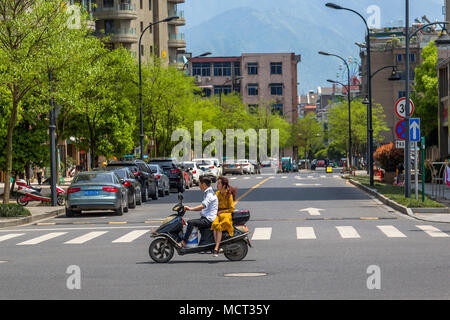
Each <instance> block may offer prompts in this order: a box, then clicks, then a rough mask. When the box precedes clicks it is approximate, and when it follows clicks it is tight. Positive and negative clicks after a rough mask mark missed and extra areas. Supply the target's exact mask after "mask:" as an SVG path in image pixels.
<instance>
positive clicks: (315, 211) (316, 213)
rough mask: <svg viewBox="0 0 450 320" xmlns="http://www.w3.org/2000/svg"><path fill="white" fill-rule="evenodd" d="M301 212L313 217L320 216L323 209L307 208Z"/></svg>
mask: <svg viewBox="0 0 450 320" xmlns="http://www.w3.org/2000/svg"><path fill="white" fill-rule="evenodd" d="M299 211H300V212H308V213H309V215H311V216H320V211H323V209H319V208H306V209H301V210H299Z"/></svg>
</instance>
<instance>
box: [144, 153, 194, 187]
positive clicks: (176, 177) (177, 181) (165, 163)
mask: <svg viewBox="0 0 450 320" xmlns="http://www.w3.org/2000/svg"><path fill="white" fill-rule="evenodd" d="M148 163H149V164H157V165H159V166H160V167H161V168H162V169H163V171H164V174H165V175H167V176H168V177H169V182H170V188H174V189H177V191H178V192H184V189H185V185H186V182H185V179H184V171H183V169H182V168H181V165H180V163H179V162H178V161H177V159H175V158H153V159H150V160H149V161H148Z"/></svg>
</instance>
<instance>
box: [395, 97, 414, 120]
mask: <svg viewBox="0 0 450 320" xmlns="http://www.w3.org/2000/svg"><path fill="white" fill-rule="evenodd" d="M395 113H396V114H397V116H398V117H399V118H401V119H404V118H405V116H406V98H401V99H399V100H398V101H397V103H396V104H395ZM413 113H414V103H413V101H412V100H411V99H409V116H412V114H413Z"/></svg>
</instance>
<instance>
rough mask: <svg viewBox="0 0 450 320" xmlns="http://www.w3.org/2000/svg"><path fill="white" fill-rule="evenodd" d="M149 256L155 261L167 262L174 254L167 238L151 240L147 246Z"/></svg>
mask: <svg viewBox="0 0 450 320" xmlns="http://www.w3.org/2000/svg"><path fill="white" fill-rule="evenodd" d="M148 253H149V254H150V258H152V259H153V261H155V262H157V263H167V262H169V261H170V260H171V259H172V257H173V254H174V247H173V245H172V244H171V243H170V241H169V240H168V239H165V238H158V239H155V240H153V242H152V243H151V244H150V247H149V248H148Z"/></svg>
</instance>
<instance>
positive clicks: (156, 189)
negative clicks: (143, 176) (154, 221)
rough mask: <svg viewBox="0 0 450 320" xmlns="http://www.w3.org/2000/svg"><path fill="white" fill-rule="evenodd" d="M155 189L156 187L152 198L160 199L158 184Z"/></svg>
mask: <svg viewBox="0 0 450 320" xmlns="http://www.w3.org/2000/svg"><path fill="white" fill-rule="evenodd" d="M154 189H155V191H154V192H153V194H152V195H151V198H152V200H158V199H159V192H158V187H157V186H156V184H155V187H154Z"/></svg>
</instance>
